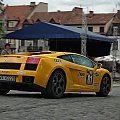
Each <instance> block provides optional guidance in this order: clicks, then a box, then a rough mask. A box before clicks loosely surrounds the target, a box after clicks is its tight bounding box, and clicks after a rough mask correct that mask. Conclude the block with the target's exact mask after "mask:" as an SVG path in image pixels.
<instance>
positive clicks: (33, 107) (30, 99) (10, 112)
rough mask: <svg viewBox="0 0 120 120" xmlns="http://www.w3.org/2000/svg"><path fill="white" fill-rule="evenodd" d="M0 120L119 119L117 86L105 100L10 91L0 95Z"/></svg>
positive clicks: (119, 102) (119, 108) (119, 95)
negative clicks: (53, 97)
mask: <svg viewBox="0 0 120 120" xmlns="http://www.w3.org/2000/svg"><path fill="white" fill-rule="evenodd" d="M0 120H120V86H114V87H113V91H112V92H111V93H110V95H109V96H108V97H96V96H95V94H94V93H82V94H80V93H78V94H75V93H74V94H72V93H70V94H65V95H64V97H63V98H62V99H45V98H43V97H42V96H41V94H40V93H28V92H16V91H10V93H9V94H8V95H6V96H0Z"/></svg>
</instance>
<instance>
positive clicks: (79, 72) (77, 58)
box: [0, 51, 112, 98]
mask: <svg viewBox="0 0 120 120" xmlns="http://www.w3.org/2000/svg"><path fill="white" fill-rule="evenodd" d="M111 89H112V77H111V74H110V72H109V71H108V70H106V69H103V68H101V64H96V63H95V62H93V61H92V60H90V59H89V58H87V57H85V56H82V55H80V54H76V53H69V52H51V51H48V52H31V53H22V54H16V55H4V56H0V95H5V94H7V93H8V92H9V91H10V90H21V91H30V92H41V94H43V95H44V97H47V98H61V97H62V96H63V94H64V92H95V93H96V95H98V96H108V94H109V92H110V91H111Z"/></svg>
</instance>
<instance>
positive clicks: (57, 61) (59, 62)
mask: <svg viewBox="0 0 120 120" xmlns="http://www.w3.org/2000/svg"><path fill="white" fill-rule="evenodd" d="M54 61H55V62H56V63H57V64H61V63H62V62H61V60H59V59H54Z"/></svg>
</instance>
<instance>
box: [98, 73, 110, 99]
mask: <svg viewBox="0 0 120 120" xmlns="http://www.w3.org/2000/svg"><path fill="white" fill-rule="evenodd" d="M110 87H111V80H110V77H109V76H108V75H105V76H104V77H103V78H102V81H101V85H100V92H96V95H97V96H100V97H106V96H108V94H109V92H110Z"/></svg>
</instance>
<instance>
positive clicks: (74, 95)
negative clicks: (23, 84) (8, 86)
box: [5, 92, 96, 98]
mask: <svg viewBox="0 0 120 120" xmlns="http://www.w3.org/2000/svg"><path fill="white" fill-rule="evenodd" d="M5 96H6V97H20V98H44V96H43V95H42V94H41V93H36V92H32V93H31V92H27V93H26V92H25V93H24V92H20V93H19V92H18V93H17V92H13V93H12V92H10V93H9V94H7V95H5ZM79 97H96V95H95V94H94V93H65V94H64V95H63V97H62V98H79Z"/></svg>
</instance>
